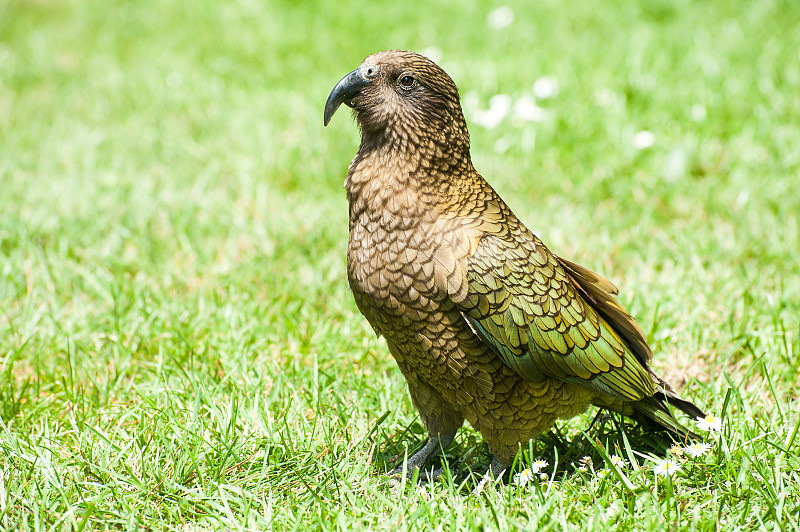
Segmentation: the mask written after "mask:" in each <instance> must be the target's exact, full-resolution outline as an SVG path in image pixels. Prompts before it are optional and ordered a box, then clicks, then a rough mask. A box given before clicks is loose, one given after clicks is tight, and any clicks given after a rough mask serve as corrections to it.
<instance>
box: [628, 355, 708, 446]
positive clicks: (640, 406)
mask: <svg viewBox="0 0 800 532" xmlns="http://www.w3.org/2000/svg"><path fill="white" fill-rule="evenodd" d="M647 371H648V373H650V376H651V377H652V378H653V380H654V381H655V382H656V386H657V387H658V392H656V394H655V395H654V396H653V397H648V398H647V399H642V400H641V401H637V402H635V403H633V404H632V405H631V406H633V408H634V410H635V411H636V413H637V414H640V415H642V416H643V417H645V418H647V419H650V420H652V421H655V422H656V423H657V424H658V425H660V426H661V427H662V428H664V429H665V430H666V431H667V432H669V433H670V434H672V435H674V436H677V437H678V438H682V439H684V438H690V439H693V440H699V439H701V438H700V436H699V435H697V434H696V433H694V432H692V431H691V430H689V429H687V428H686V427H684V426H683V425H681V424H680V423H678V421H677V420H676V419H675V418H674V417H673V415H672V412H670V410H669V408H667V405H670V406H674V407H675V408H677V409H678V410H680V411H681V412H683V413H685V414H686V415H688V416H690V417H691V418H692V419H697V418H704V417H706V415H705V413H703V411H702V410H700V409H699V408H698V407H697V405H695V404H694V403H692V402H691V401H687V400H686V399H681V398H680V397H679V396H678V394H677V393H675V390H673V389H672V386H670V385H669V383H668V382H667V381H665V380H664V379H662V378H661V377H659V376H657V375H656V374H655V373H653V372H652V371H651V370H650V368H648V369H647Z"/></svg>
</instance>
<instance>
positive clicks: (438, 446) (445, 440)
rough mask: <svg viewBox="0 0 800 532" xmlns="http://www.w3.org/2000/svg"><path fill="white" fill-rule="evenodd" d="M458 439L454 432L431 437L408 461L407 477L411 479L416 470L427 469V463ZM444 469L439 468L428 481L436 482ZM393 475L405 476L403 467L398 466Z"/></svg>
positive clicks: (430, 475) (428, 476)
mask: <svg viewBox="0 0 800 532" xmlns="http://www.w3.org/2000/svg"><path fill="white" fill-rule="evenodd" d="M455 437H456V433H455V432H452V433H449V434H440V435H439V436H431V437H429V438H428V441H427V443H425V445H423V446H422V449H420V450H419V451H417V452H416V453H414V455H413V456H412V457H411V458H409V459H408V461H407V462H406V464H405V465H406V476H407V477H408V478H411V476H412V475H413V474H414V470H415V469H420V470H422V468H423V467H425V464H426V463H427V461H428V460H429V459H431V458H433V457H434V456H436V455H437V454H438V453H439V451H440V450H442V449H446V448H447V447H448V446H449V445H450V444H451V443H453V439H454V438H455ZM442 471H443V469H442V468H439V469H437V470H436V471H434V472H433V473H431V474H429V475H427V476H426V477H427V478H426V480H428V481H432V480H435V479H436V477H438V476H439V475H440V474H442ZM392 474H393V475H396V476H400V475H402V474H403V465H402V464H401V465H399V466H397V467H396V468H395V469H394V471H392Z"/></svg>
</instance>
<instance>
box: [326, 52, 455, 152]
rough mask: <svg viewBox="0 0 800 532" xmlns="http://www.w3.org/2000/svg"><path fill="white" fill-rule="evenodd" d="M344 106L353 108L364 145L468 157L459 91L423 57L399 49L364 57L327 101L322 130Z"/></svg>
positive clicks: (341, 81)
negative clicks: (452, 151)
mask: <svg viewBox="0 0 800 532" xmlns="http://www.w3.org/2000/svg"><path fill="white" fill-rule="evenodd" d="M342 103H344V104H345V105H347V106H349V107H351V108H352V109H353V112H354V114H355V117H356V120H357V121H358V124H359V127H360V128H361V131H362V142H364V141H370V140H371V141H373V142H381V141H388V142H398V143H404V142H407V141H410V142H412V143H414V144H417V145H420V144H424V143H425V142H426V141H428V142H433V143H435V144H446V145H448V146H451V147H460V148H462V149H465V150H466V152H467V153H468V152H469V133H468V132H467V126H466V123H465V122H464V116H463V114H462V112H461V104H460V103H459V97H458V88H457V87H456V85H455V83H453V80H452V79H450V76H448V75H447V73H446V72H445V71H444V70H442V69H441V68H440V67H439V66H438V65H437V64H436V63H434V62H433V61H431V60H430V59H428V58H427V57H424V56H421V55H419V54H415V53H413V52H405V51H400V50H390V51H386V52H379V53H377V54H373V55H371V56H369V57H367V58H366V59H365V60H364V62H363V63H362V64H361V66H360V67H358V68H357V69H356V70H353V71H352V72H350V73H349V74H347V75H346V76H345V77H343V78H342V79H341V80H340V81H339V83H337V84H336V86H335V87H334V88H333V90H332V91H331V93H330V95H329V96H328V101H327V102H326V104H325V125H326V126H327V125H328V122H330V120H331V117H332V116H333V114H334V113H335V112H336V110H337V109H338V108H339V106H340V105H341V104H342Z"/></svg>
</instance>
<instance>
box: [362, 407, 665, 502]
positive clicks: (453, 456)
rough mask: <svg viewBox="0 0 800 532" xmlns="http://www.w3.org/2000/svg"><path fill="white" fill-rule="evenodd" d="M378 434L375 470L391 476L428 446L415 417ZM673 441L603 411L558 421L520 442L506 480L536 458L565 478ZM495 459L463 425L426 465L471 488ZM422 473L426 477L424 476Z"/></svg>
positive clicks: (557, 476) (558, 477)
mask: <svg viewBox="0 0 800 532" xmlns="http://www.w3.org/2000/svg"><path fill="white" fill-rule="evenodd" d="M375 439H376V441H375V443H376V444H377V445H375V451H374V454H373V467H374V468H375V472H376V474H378V475H391V474H392V472H393V471H394V470H395V468H397V467H402V465H403V462H404V460H405V459H406V456H409V457H410V456H412V455H413V454H414V453H415V452H416V451H418V450H419V449H420V448H421V447H422V446H423V445H425V442H426V441H427V433H426V431H425V429H424V427H422V425H421V424H420V423H419V422H418V421H417V420H415V421H413V422H412V423H410V424H409V425H407V426H406V427H404V428H402V429H401V430H397V431H394V432H392V433H388V432H384V431H378V432H377V433H376V434H375ZM673 443H675V440H674V437H672V436H671V435H670V434H669V433H667V432H665V431H662V430H658V427H657V426H654V425H650V424H648V423H641V422H639V421H632V420H630V419H628V418H624V417H622V416H620V415H618V414H615V413H612V412H608V411H605V410H600V411H598V413H597V415H596V416H595V418H594V419H593V421H592V422H591V424H590V425H589V427H587V428H586V429H585V430H580V429H576V430H570V431H569V432H568V433H565V432H564V431H562V430H561V428H560V427H558V426H556V427H555V428H554V429H553V430H551V431H550V432H548V433H546V434H542V435H541V436H539V437H538V438H536V439H535V440H531V441H530V442H528V444H527V445H523V446H521V448H520V452H519V453H517V457H516V460H515V462H514V466H513V467H512V468H511V469H510V470H508V471H506V474H505V475H504V479H505V480H506V481H508V480H509V479H510V478H513V475H514V474H515V473H517V472H520V471H522V470H524V469H525V468H527V467H528V466H529V465H530V464H531V462H532V461H534V460H545V461H546V462H547V463H548V467H547V471H548V472H549V474H548V477H549V478H551V479H552V480H557V481H561V480H566V479H568V478H570V477H572V476H575V475H579V474H580V472H579V468H581V467H585V466H586V464H587V463H589V464H593V467H594V468H595V470H597V469H602V468H603V467H605V466H604V465H603V464H604V462H605V460H606V459H607V458H608V456H610V455H613V454H617V455H620V456H622V457H623V458H625V459H627V460H630V459H635V458H634V457H633V456H631V453H633V454H634V455H636V456H638V457H639V458H638V460H639V461H640V462H641V457H642V456H644V455H656V456H659V455H660V456H663V455H664V453H665V451H666V450H667V449H668V448H669V447H670V445H672V444H673ZM406 453H407V454H406ZM491 461H492V453H491V452H490V451H489V447H488V446H487V445H486V443H485V442H484V441H483V439H482V438H481V435H480V434H479V433H478V432H476V431H475V430H473V429H471V428H469V427H463V428H462V429H461V430H460V431H459V434H458V436H457V437H456V439H455V441H454V442H453V443H452V444H451V445H450V446H449V447H448V448H447V449H446V450H445V451H444V454H442V455H441V456H437V457H435V458H432V459H431V460H430V461H429V462H428V464H427V465H426V466H425V470H426V471H432V470H435V469H438V468H440V467H442V468H444V469H445V470H446V471H449V473H450V475H451V476H452V479H453V481H454V483H457V484H458V485H460V486H461V487H462V489H463V490H464V491H465V493H468V492H470V491H471V490H473V489H474V488H475V486H476V485H477V483H478V482H479V481H480V480H481V479H482V478H483V477H484V475H485V473H486V471H487V470H488V468H489V464H490V463H491ZM553 466H554V467H553ZM553 472H555V474H553ZM446 476H447V475H443V477H446ZM420 477H421V478H424V477H425V475H420ZM423 482H424V480H423Z"/></svg>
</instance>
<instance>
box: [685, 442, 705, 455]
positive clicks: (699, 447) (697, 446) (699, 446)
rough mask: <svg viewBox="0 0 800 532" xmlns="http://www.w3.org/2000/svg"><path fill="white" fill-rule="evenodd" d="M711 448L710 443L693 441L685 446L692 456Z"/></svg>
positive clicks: (702, 453) (701, 453)
mask: <svg viewBox="0 0 800 532" xmlns="http://www.w3.org/2000/svg"><path fill="white" fill-rule="evenodd" d="M710 449H711V444H710V443H693V444H691V445H688V446H687V447H686V449H685V450H686V452H687V453H688V454H689V456H691V457H692V458H697V457H698V456H703V455H704V454H706V453H707V452H708V451H709V450H710Z"/></svg>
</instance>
